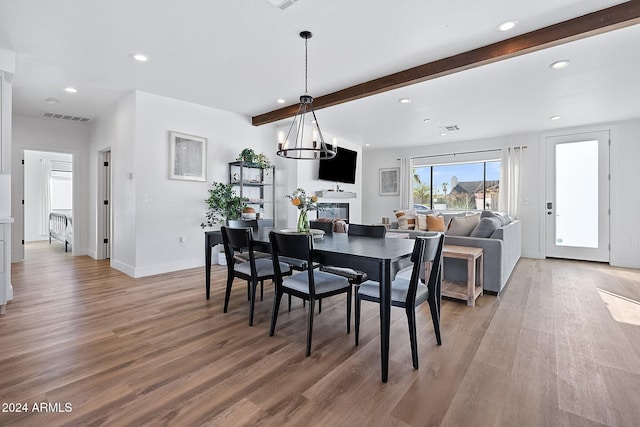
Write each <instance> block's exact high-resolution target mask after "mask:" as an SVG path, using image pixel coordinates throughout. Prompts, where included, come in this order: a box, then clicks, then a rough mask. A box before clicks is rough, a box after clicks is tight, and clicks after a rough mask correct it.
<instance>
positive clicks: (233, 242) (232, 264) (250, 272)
mask: <svg viewBox="0 0 640 427" xmlns="http://www.w3.org/2000/svg"><path fill="white" fill-rule="evenodd" d="M220 230H221V232H222V242H223V245H224V253H225V257H226V259H227V288H226V291H225V294H224V312H225V313H226V312H227V308H228V307H229V298H230V296H231V287H232V285H233V280H234V278H236V277H237V278H239V279H243V280H246V281H247V290H248V293H249V295H248V296H249V326H253V308H254V306H255V301H256V288H257V285H258V282H260V288H261V289H262V287H263V286H264V281H265V280H268V279H271V280H273V278H274V271H273V263H272V262H271V260H270V259H268V258H256V257H255V256H254V251H253V229H252V228H250V227H245V228H231V227H224V226H223V227H221V229H220ZM240 251H243V252H244V253H246V254H247V255H248V258H249V259H248V261H246V262H238V260H237V258H236V257H235V254H236V252H240ZM279 274H280V275H281V276H286V275H289V274H291V269H290V268H289V265H288V264H284V263H283V264H281V265H280V266H279ZM261 293H262V292H261Z"/></svg>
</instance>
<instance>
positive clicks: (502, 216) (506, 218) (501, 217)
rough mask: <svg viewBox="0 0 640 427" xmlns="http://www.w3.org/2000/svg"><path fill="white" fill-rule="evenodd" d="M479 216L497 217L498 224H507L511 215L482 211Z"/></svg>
mask: <svg viewBox="0 0 640 427" xmlns="http://www.w3.org/2000/svg"><path fill="white" fill-rule="evenodd" d="M480 217H481V218H498V220H499V221H500V225H507V224H509V223H510V222H511V217H510V216H509V215H507V214H506V213H499V212H492V211H482V213H481V214H480Z"/></svg>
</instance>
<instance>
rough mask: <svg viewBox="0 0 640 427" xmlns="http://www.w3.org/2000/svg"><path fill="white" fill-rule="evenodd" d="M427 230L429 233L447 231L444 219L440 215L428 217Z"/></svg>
mask: <svg viewBox="0 0 640 427" xmlns="http://www.w3.org/2000/svg"><path fill="white" fill-rule="evenodd" d="M426 221H427V230H429V231H445V227H444V217H442V216H439V215H427V218H426Z"/></svg>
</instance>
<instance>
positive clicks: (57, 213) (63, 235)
mask: <svg viewBox="0 0 640 427" xmlns="http://www.w3.org/2000/svg"><path fill="white" fill-rule="evenodd" d="M22 156H23V157H22V160H23V181H22V202H23V210H22V218H23V227H22V233H23V234H22V242H23V244H24V243H28V242H39V241H47V240H49V239H51V243H50V246H51V248H53V249H59V250H61V251H67V250H71V251H73V247H74V244H73V155H72V154H70V153H60V152H49V151H36V150H23V152H22ZM22 248H23V254H22V257H21V258H22V259H25V258H26V254H25V253H24V245H23V246H22Z"/></svg>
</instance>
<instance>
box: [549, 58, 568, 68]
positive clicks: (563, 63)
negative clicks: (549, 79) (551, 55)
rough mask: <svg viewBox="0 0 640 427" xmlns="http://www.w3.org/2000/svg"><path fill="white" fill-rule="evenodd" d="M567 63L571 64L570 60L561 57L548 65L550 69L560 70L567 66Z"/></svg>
mask: <svg viewBox="0 0 640 427" xmlns="http://www.w3.org/2000/svg"><path fill="white" fill-rule="evenodd" d="M569 64H571V61H569V60H568V59H563V60H561V61H556V62H554V63H553V64H551V65H549V68H551V69H552V70H562V69H563V68H567V67H568V66H569Z"/></svg>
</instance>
